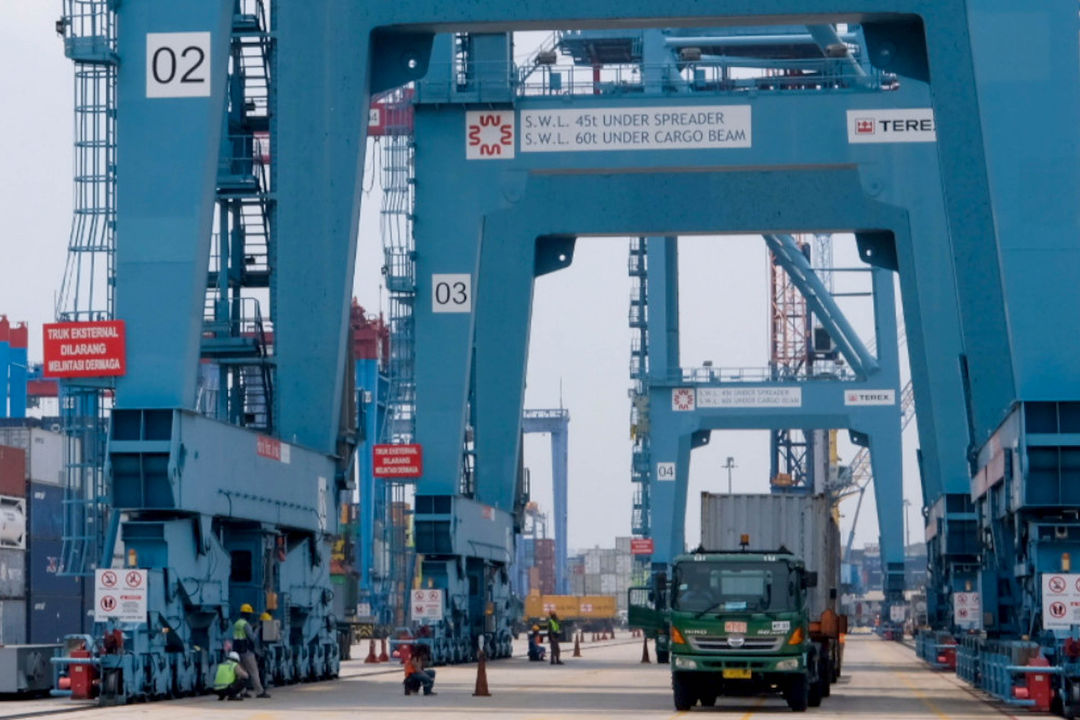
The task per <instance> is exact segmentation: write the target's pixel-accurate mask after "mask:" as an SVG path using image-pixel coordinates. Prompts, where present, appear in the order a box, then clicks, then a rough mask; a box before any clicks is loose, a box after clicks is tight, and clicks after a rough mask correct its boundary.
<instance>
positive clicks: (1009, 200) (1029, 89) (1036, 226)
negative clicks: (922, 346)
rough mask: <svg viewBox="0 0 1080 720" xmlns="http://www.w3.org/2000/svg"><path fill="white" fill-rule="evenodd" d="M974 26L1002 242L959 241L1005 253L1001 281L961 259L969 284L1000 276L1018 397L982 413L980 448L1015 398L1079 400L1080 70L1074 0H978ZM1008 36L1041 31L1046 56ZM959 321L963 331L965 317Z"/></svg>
mask: <svg viewBox="0 0 1080 720" xmlns="http://www.w3.org/2000/svg"><path fill="white" fill-rule="evenodd" d="M970 27H971V44H972V53H973V75H974V81H975V89H976V90H977V93H978V98H979V117H978V118H977V120H978V129H979V130H980V132H979V135H977V136H973V137H972V141H979V142H980V145H981V148H982V149H984V150H985V153H986V169H985V175H986V181H987V183H988V189H989V192H990V195H991V199H992V201H993V208H994V210H995V212H994V223H995V224H994V229H995V230H996V232H997V238H998V243H997V247H996V248H993V247H990V246H988V244H987V243H986V239H985V238H980V237H979V236H977V235H970V234H966V233H964V234H961V233H954V235H953V245H954V247H955V248H956V251H957V253H958V255H960V256H961V257H962V258H966V257H968V256H969V254H970V255H971V256H972V257H973V259H974V258H975V257H977V256H976V255H975V253H979V255H982V254H991V253H993V254H994V256H995V257H1000V263H1001V265H1002V276H1003V277H1001V278H1000V279H999V278H997V277H989V276H984V275H983V274H981V272H980V268H978V267H977V266H975V267H967V266H962V267H961V268H960V270H959V273H960V274H959V282H960V284H961V287H962V288H964V287H970V286H976V285H985V284H989V283H991V282H992V281H993V282H1001V283H1002V292H1003V293H1004V297H1005V301H1006V303H1007V313H1008V314H1007V318H1006V319H1003V320H1002V321H1001V322H1000V323H999V324H998V326H997V328H996V329H997V332H998V333H999V334H1000V335H1001V337H1002V339H1003V340H1007V341H1009V343H1010V345H1009V347H1007V348H1006V350H1011V359H1012V369H1013V371H1014V373H1015V382H1016V392H1015V394H1014V395H1012V396H1007V397H1005V398H1003V400H1004V402H1002V403H999V404H998V405H997V406H996V407H993V408H990V409H986V410H983V411H981V412H979V413H978V414H977V416H976V419H977V423H978V424H977V428H976V437H975V442H976V444H981V443H982V442H984V441H985V440H986V438H987V436H988V435H989V433H990V432H992V431H993V430H994V429H995V428H996V425H997V424H998V423H999V422H1000V421H1001V419H1002V417H1003V415H1004V413H1005V411H1006V410H1007V409H1008V403H1009V402H1011V401H1012V400H1013V399H1022V400H1025V401H1038V400H1066V399H1069V400H1073V399H1080V373H1077V372H1076V359H1077V357H1078V356H1080V332H1076V328H1077V325H1078V324H1080V323H1078V321H1077V320H1076V319H1075V318H1076V316H1075V313H1073V312H1072V308H1073V307H1074V306H1075V303H1076V278H1077V277H1078V276H1080V247H1078V244H1077V240H1076V239H1077V237H1078V236H1080V208H1078V207H1077V204H1076V203H1075V202H1073V201H1072V200H1071V199H1072V198H1075V197H1077V195H1078V193H1080V145H1078V144H1077V143H1076V118H1077V117H1078V116H1080V69H1078V67H1077V63H1076V57H1077V53H1078V48H1077V45H1078V41H1077V32H1076V3H1073V2H1071V1H1069V0H1056V1H1054V2H1041V3H1038V4H1037V5H1035V6H1028V5H1024V6H1023V9H1022V10H1018V9H1017V4H1016V3H1015V2H1006V1H1005V0H980V2H977V3H972V10H971V19H970ZM1010 37H1011V38H1017V37H1029V38H1036V37H1037V38H1039V40H1038V47H1039V52H1038V53H1032V52H1030V48H1027V49H1025V48H1023V47H1019V46H1018V45H1023V44H1024V43H1016V42H1012V43H1009V42H1006V38H1010ZM948 191H949V187H948V186H946V192H948ZM965 309H967V310H969V311H970V310H973V309H974V308H972V307H968V308H965ZM964 322H965V332H967V327H968V323H969V322H970V319H969V318H968V317H967V316H965V317H964ZM1051 338H1052V340H1051ZM979 351H980V348H979V347H977V346H974V345H970V344H969V347H968V348H967V353H968V363H969V365H975V364H976V363H978V362H980V361H981V362H985V363H989V362H996V361H997V360H998V357H997V356H996V355H984V356H982V357H981V358H979V357H977V356H978V354H979ZM977 379H978V378H976V377H973V384H972V393H973V401H974V404H975V406H976V409H977V410H981V408H982V405H983V401H982V397H981V393H982V392H983V390H984V388H983V387H981V386H980V385H979V384H978V383H977V382H976V380H977ZM996 389H997V388H994V390H996ZM1010 389H1011V388H1010ZM1002 390H1004V388H1003V389H1002ZM991 409H992V410H993V411H994V412H993V413H991V412H990V410H991Z"/></svg>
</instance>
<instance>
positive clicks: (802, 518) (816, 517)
mask: <svg viewBox="0 0 1080 720" xmlns="http://www.w3.org/2000/svg"><path fill="white" fill-rule="evenodd" d="M744 534H746V535H749V536H750V547H749V549H750V550H757V551H761V550H773V551H775V550H779V549H780V548H781V547H784V548H786V549H787V550H788V551H790V552H791V553H793V554H794V555H795V556H797V557H799V558H801V559H802V560H803V562H804V563H805V564H806V569H807V570H809V571H811V572H816V573H817V574H818V584H817V587H816V588H814V589H812V590H810V591H809V592H808V598H809V603H808V604H809V607H810V612H811V615H812V616H813V617H817V616H820V614H821V613H822V612H823V611H824V610H825V609H826V608H832V609H833V610H836V599H835V598H830V594H831V591H833V590H838V589H839V587H840V528H839V527H838V526H837V525H836V522H835V521H834V520H833V516H832V511H831V508H830V507H829V501H828V499H827V498H826V497H825V496H824V495H814V496H810V495H794V494H784V493H778V494H770V495H719V494H713V493H707V492H703V493H701V544H702V545H703V546H704V548H705V549H706V550H714V551H715V550H739V549H740V537H741V536H742V535H744Z"/></svg>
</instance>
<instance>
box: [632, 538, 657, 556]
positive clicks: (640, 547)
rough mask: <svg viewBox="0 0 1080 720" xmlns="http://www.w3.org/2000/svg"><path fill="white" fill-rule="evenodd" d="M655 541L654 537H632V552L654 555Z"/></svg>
mask: <svg viewBox="0 0 1080 720" xmlns="http://www.w3.org/2000/svg"><path fill="white" fill-rule="evenodd" d="M654 547H655V546H654V543H653V539H652V538H631V539H630V554H631V555H652V554H653V552H654V551H655V550H654Z"/></svg>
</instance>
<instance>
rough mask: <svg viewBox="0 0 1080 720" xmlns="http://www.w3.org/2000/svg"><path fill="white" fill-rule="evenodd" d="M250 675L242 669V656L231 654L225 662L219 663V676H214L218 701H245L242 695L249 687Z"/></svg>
mask: <svg viewBox="0 0 1080 720" xmlns="http://www.w3.org/2000/svg"><path fill="white" fill-rule="evenodd" d="M247 680H248V674H247V673H246V672H245V671H244V668H242V667H240V655H239V654H238V653H236V652H231V653H229V654H228V655H227V656H226V657H225V659H224V660H222V661H221V662H220V663H218V666H217V674H216V675H215V676H214V692H216V693H217V699H218V700H224V699H225V698H228V699H229V700H243V698H242V697H240V694H241V693H242V692H244V688H245V687H246V686H247Z"/></svg>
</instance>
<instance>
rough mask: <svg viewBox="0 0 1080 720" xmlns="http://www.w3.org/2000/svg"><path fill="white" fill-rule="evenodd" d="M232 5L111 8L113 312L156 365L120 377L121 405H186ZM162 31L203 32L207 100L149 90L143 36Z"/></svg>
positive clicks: (219, 1) (134, 349)
mask: <svg viewBox="0 0 1080 720" xmlns="http://www.w3.org/2000/svg"><path fill="white" fill-rule="evenodd" d="M232 6H233V3H232V2H231V0H212V1H210V2H204V3H199V4H197V5H193V4H191V3H184V4H176V3H160V2H156V1H155V0H130V1H129V2H125V3H123V5H122V6H121V7H120V9H119V21H120V25H121V26H122V27H123V32H122V33H121V34H120V35H119V37H118V45H117V48H118V54H119V56H120V57H121V58H123V60H122V62H121V63H120V65H119V68H118V71H117V96H118V98H119V102H118V105H117V119H116V122H117V128H118V132H119V139H118V146H117V153H118V158H119V161H118V162H119V163H120V164H121V165H123V168H124V170H123V173H121V174H119V175H118V178H117V219H116V236H117V240H116V242H117V245H116V315H117V317H118V318H120V319H122V320H124V321H125V322H126V323H127V356H128V358H129V359H134V358H138V361H139V362H140V363H143V364H144V365H145V366H146V367H153V368H154V372H142V373H129V374H128V375H127V376H126V377H122V378H119V379H118V381H117V387H116V402H117V406H118V407H125V408H190V407H192V406H193V404H194V400H195V382H196V375H197V370H198V362H199V338H200V335H201V332H202V316H203V297H204V293H205V290H206V272H207V264H208V262H209V255H210V235H211V232H212V230H213V228H212V227H211V224H212V219H213V203H214V187H215V179H216V175H217V158H218V151H219V148H220V141H221V130H222V122H221V118H222V114H223V112H224V110H225V94H226V87H225V80H226V77H227V71H228V53H229V36H230V27H231V20H232ZM158 32H160V33H175V32H209V33H210V34H211V51H210V53H209V56H208V57H207V58H206V62H207V63H209V64H210V73H211V75H210V80H209V81H210V95H209V97H181V98H152V97H147V34H148V33H158ZM162 143H166V144H167V146H168V147H169V148H170V150H171V151H170V152H169V153H168V155H167V157H166V156H163V155H162V153H161V152H160V148H161V146H162ZM150 298H168V302H150V301H149V300H150ZM129 364H130V363H129Z"/></svg>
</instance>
